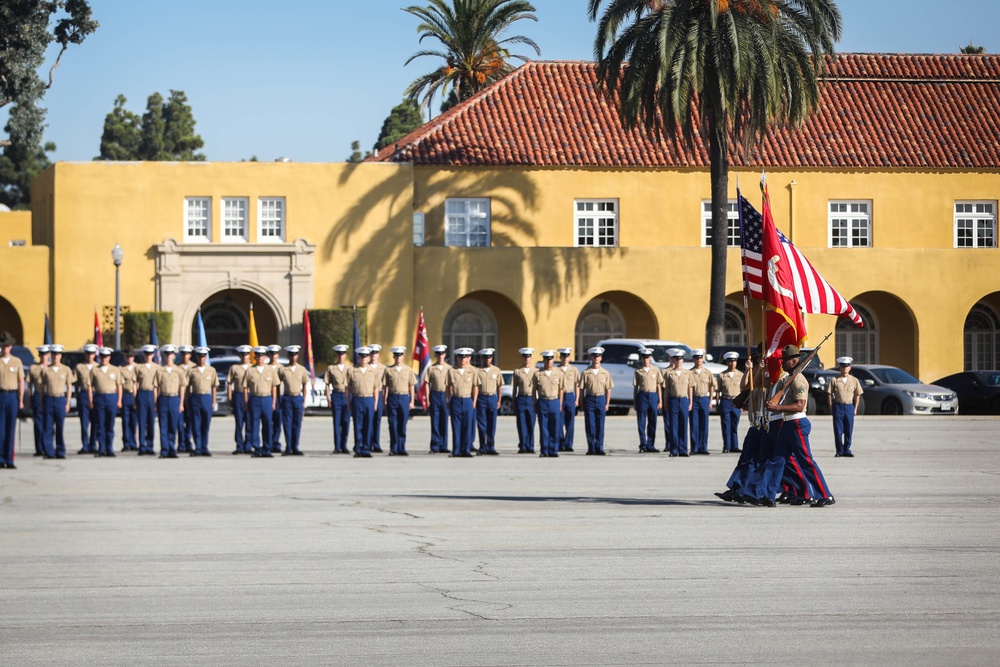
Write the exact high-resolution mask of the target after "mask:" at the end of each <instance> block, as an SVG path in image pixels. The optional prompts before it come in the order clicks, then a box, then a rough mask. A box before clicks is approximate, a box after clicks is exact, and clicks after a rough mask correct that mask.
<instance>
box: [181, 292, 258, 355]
mask: <svg viewBox="0 0 1000 667" xmlns="http://www.w3.org/2000/svg"><path fill="white" fill-rule="evenodd" d="M250 304H253V317H254V324H255V325H256V328H257V340H258V341H259V342H260V344H261V345H268V344H270V343H277V342H278V318H277V317H276V316H275V314H274V312H273V311H272V310H271V308H270V306H268V305H267V304H266V303H264V302H263V299H261V298H260V296H258V295H255V294H254V293H253V292H249V291H247V290H241V289H229V290H223V291H221V292H216V293H215V294H213V295H212V296H210V297H208V298H207V299H205V301H204V302H202V304H201V318H202V321H203V322H204V323H205V337H206V338H207V339H208V345H209V347H219V346H223V345H225V346H235V345H245V344H246V343H249V342H250ZM196 327H197V319H196V320H195V322H194V323H193V324H192V327H191V340H192V341H196V340H198V331H197V328H196Z"/></svg>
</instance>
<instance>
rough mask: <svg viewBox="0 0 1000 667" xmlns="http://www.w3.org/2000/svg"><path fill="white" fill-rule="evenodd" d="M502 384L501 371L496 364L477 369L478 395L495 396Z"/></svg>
mask: <svg viewBox="0 0 1000 667" xmlns="http://www.w3.org/2000/svg"><path fill="white" fill-rule="evenodd" d="M502 386H503V371H501V370H500V369H499V368H497V367H496V366H489V367H487V368H480V369H479V395H480V396H496V395H497V393H499V392H500V387H502Z"/></svg>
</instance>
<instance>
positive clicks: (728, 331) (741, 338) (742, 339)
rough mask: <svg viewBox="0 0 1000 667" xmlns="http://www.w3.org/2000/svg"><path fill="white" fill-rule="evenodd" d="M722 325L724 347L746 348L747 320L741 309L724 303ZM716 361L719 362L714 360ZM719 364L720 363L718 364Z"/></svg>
mask: <svg viewBox="0 0 1000 667" xmlns="http://www.w3.org/2000/svg"><path fill="white" fill-rule="evenodd" d="M724 318H725V319H724V322H725V324H723V327H724V329H723V336H724V341H725V344H726V345H732V346H734V347H746V346H747V320H746V316H745V315H744V314H743V309H742V308H740V307H739V306H737V305H735V304H732V303H728V302H727V303H726V305H725V315H724ZM716 361H720V360H719V359H716ZM720 363H721V362H720Z"/></svg>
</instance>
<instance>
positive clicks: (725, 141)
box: [588, 0, 841, 345]
mask: <svg viewBox="0 0 1000 667" xmlns="http://www.w3.org/2000/svg"><path fill="white" fill-rule="evenodd" d="M588 1H589V10H588V11H589V13H590V18H591V20H592V21H593V20H597V19H598V13H599V11H600V9H601V5H602V4H605V3H604V2H602V0H588ZM607 4H608V7H607V8H606V10H605V11H604V13H603V15H602V16H601V17H600V20H599V22H598V30H597V37H596V39H595V41H594V53H595V55H596V56H597V59H598V63H597V77H598V83H599V85H600V87H601V89H602V91H603V92H604V94H605V95H606V96H607V98H608V100H609V101H611V102H612V103H614V104H617V106H618V114H619V117H620V118H621V120H622V123H623V124H624V126H625V127H627V128H634V127H637V126H642V127H644V128H645V129H646V130H647V131H649V132H651V133H652V134H653V135H654V136H663V135H666V134H674V135H676V134H679V135H680V136H681V139H682V141H683V142H684V144H685V145H686V146H687V147H688V148H689V149H691V150H696V149H697V148H698V147H699V146H704V147H705V149H706V150H707V151H708V156H709V162H710V172H711V184H712V268H711V281H710V284H711V286H710V290H709V292H710V293H709V315H708V322H707V323H706V326H705V341H706V344H707V345H721V344H722V343H723V331H724V326H725V298H726V293H725V285H726V231H727V203H728V192H729V142H730V140H731V139H732V140H734V141H735V142H736V143H738V144H740V145H742V147H743V149H744V151H747V152H749V149H750V147H751V146H752V145H754V144H755V143H756V142H758V141H759V140H760V139H761V138H762V137H763V136H764V135H765V134H766V133H767V132H768V131H769V130H770V129H771V128H773V127H794V126H797V125H800V124H801V123H803V122H805V120H806V119H807V118H808V117H809V115H810V114H811V113H812V112H813V111H814V110H815V109H816V107H817V106H818V105H819V101H820V92H819V79H820V77H821V75H822V73H823V70H824V67H825V64H826V61H825V58H824V56H825V55H832V54H833V53H834V45H835V44H836V42H837V40H839V39H840V33H841V18H840V11H839V10H838V9H837V6H836V4H835V3H834V2H833V0H609V2H608V3H607Z"/></svg>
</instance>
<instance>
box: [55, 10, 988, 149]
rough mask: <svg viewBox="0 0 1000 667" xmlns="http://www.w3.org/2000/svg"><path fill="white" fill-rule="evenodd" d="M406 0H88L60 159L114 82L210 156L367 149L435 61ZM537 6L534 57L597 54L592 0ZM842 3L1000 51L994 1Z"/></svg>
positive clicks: (922, 49)
mask: <svg viewBox="0 0 1000 667" xmlns="http://www.w3.org/2000/svg"><path fill="white" fill-rule="evenodd" d="M408 4H409V3H406V4H403V3H397V2H393V1H391V0H368V1H367V2H355V1H354V0H283V1H282V2H280V3H279V2H274V0H270V1H268V2H264V1H262V0H241V1H239V2H237V1H235V0H199V1H197V2H196V1H194V0H169V1H166V0H91V6H92V7H93V10H94V17H95V18H96V19H97V20H98V21H100V23H101V27H100V29H99V30H98V31H97V32H96V33H94V34H93V35H92V36H91V37H90V38H89V39H88V40H87V41H86V42H85V43H84V44H83V45H81V46H78V47H74V48H72V49H71V50H70V51H69V52H67V54H66V55H65V56H64V59H63V64H62V65H61V66H60V68H59V69H58V70H57V72H56V83H55V86H54V87H53V88H52V89H51V90H50V91H49V93H48V95H47V96H46V98H45V105H46V106H47V108H48V110H49V111H48V128H47V129H46V132H45V138H46V140H48V141H54V142H55V143H56V145H57V147H58V150H57V151H56V153H55V154H54V158H55V159H56V160H90V159H92V158H93V157H94V156H95V155H97V153H98V150H99V145H100V137H101V130H102V127H103V123H104V117H105V115H106V114H107V113H108V112H109V111H111V109H112V107H113V105H114V100H115V97H116V96H117V95H118V94H119V93H123V94H124V95H125V96H126V97H127V98H128V105H127V106H128V107H129V108H130V109H131V110H133V111H135V112H136V113H140V114H141V113H142V111H143V110H144V109H145V105H146V98H147V97H148V96H149V95H150V94H151V93H153V92H155V91H159V92H161V93H163V95H164V96H166V95H167V94H168V91H169V90H170V89H175V90H183V91H184V92H185V93H186V94H187V96H188V99H189V101H190V103H191V106H192V108H193V110H194V115H195V119H196V120H197V130H198V132H199V133H200V134H201V136H202V138H203V139H204V140H205V148H204V149H203V152H204V153H205V154H206V156H207V157H208V159H209V160H214V161H230V160H240V159H242V158H249V157H250V156H252V155H256V156H258V158H259V159H261V160H274V159H276V158H278V157H288V158H291V159H293V160H295V161H298V162H329V161H341V160H343V159H345V158H346V157H347V155H348V154H349V153H350V143H351V141H352V140H354V139H358V140H360V141H361V143H362V145H363V146H364V147H366V148H368V147H370V146H371V145H372V144H373V143H374V142H375V139H376V138H377V136H378V133H379V130H380V128H381V125H382V121H383V120H384V119H385V117H386V116H387V115H388V113H389V111H390V110H391V108H392V107H393V106H394V105H395V104H397V103H398V102H399V101H400V99H401V98H402V92H403V90H404V89H405V87H406V86H407V84H409V83H410V82H411V81H412V80H413V79H415V78H417V77H418V76H420V75H421V74H424V73H426V72H428V71H431V70H432V69H434V68H436V67H437V66H438V63H437V62H435V61H434V60H433V59H431V58H422V59H418V60H416V61H414V62H413V63H411V64H410V65H408V66H405V67H404V63H405V62H406V60H407V58H409V57H410V56H411V55H412V54H413V53H415V52H416V51H417V50H419V49H420V48H421V46H420V45H418V43H417V33H416V25H417V20H416V18H414V17H412V16H410V15H409V14H407V13H405V12H403V11H402V9H401V8H402V7H404V6H408ZM413 4H423V0H414V2H413ZM534 4H535V6H536V8H537V12H536V13H537V16H538V22H537V23H532V22H522V23H521V24H520V25H519V26H517V33H518V34H524V35H527V36H529V37H531V38H533V39H534V40H535V41H536V42H537V43H538V44H539V46H540V47H541V50H542V55H541V58H540V59H542V60H590V59H592V53H593V38H594V29H595V28H594V24H592V23H591V22H590V21H589V20H588V19H587V16H586V6H587V0H534ZM838 4H839V7H840V10H841V13H842V14H843V17H844V37H843V39H842V40H841V42H840V44H839V46H838V50H839V51H842V52H910V53H957V52H958V49H959V47H961V46H963V45H965V44H968V43H970V42H972V43H975V44H978V45H982V46H985V47H986V49H987V51H988V52H991V53H996V52H998V51H1000V44H998V41H1000V36H998V34H1000V33H998V31H997V29H996V26H997V25H998V23H1000V3H994V2H986V1H984V0H950V1H949V2H947V3H942V2H939V1H938V2H935V1H932V0H913V1H911V2H908V3H899V2H886V1H885V0H841V1H840V2H839V3H838ZM425 46H433V45H429V44H427V43H425ZM515 52H517V53H522V54H524V55H532V54H531V53H530V52H529V51H528V50H525V49H524V48H519V49H515ZM434 106H435V107H436V106H437V104H435V105H434ZM435 111H436V109H435Z"/></svg>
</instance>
